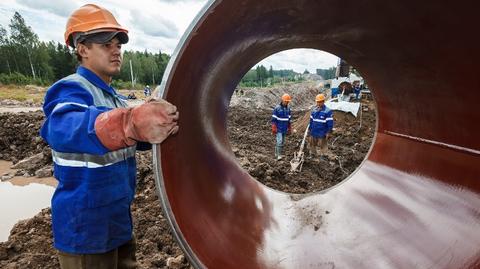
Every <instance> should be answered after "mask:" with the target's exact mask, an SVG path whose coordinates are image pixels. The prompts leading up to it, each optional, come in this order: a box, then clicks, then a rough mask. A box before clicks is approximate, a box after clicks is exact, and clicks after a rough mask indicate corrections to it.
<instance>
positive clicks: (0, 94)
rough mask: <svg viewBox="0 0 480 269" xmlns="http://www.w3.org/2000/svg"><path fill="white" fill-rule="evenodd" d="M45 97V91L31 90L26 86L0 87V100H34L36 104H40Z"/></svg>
mask: <svg viewBox="0 0 480 269" xmlns="http://www.w3.org/2000/svg"><path fill="white" fill-rule="evenodd" d="M44 96H45V90H44V89H42V90H37V89H31V88H28V87H24V86H4V85H2V86H0V100H6V99H10V100H17V101H21V102H25V101H27V100H33V102H34V103H40V102H42V101H43V98H44Z"/></svg>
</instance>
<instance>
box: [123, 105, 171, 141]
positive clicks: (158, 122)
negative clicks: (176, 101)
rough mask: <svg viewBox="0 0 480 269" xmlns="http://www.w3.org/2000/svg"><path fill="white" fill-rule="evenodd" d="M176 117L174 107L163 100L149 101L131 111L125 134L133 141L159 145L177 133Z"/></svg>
mask: <svg viewBox="0 0 480 269" xmlns="http://www.w3.org/2000/svg"><path fill="white" fill-rule="evenodd" d="M178 117H179V113H178V111H177V107H176V106H174V105H172V104H170V103H169V102H167V101H165V100H163V99H155V100H151V101H149V102H148V103H145V104H142V105H140V106H137V107H134V108H133V109H132V113H131V123H132V124H130V125H128V127H129V128H128V129H127V132H126V134H127V136H128V137H129V138H131V139H132V140H135V141H143V142H149V143H152V144H159V143H162V142H163V140H165V139H166V138H167V137H168V136H169V135H170V134H175V133H176V132H177V131H178V125H177V121H178Z"/></svg>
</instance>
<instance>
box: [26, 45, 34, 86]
mask: <svg viewBox="0 0 480 269" xmlns="http://www.w3.org/2000/svg"><path fill="white" fill-rule="evenodd" d="M27 54H28V61H29V62H30V68H31V69H32V75H33V79H35V69H34V68H33V64H32V57H31V55H30V50H29V49H28V48H27Z"/></svg>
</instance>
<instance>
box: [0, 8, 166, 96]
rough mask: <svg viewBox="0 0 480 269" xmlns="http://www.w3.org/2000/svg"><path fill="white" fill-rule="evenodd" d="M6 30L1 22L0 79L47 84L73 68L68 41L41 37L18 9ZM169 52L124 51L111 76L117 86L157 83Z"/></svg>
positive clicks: (4, 81) (130, 86) (7, 82)
mask: <svg viewBox="0 0 480 269" xmlns="http://www.w3.org/2000/svg"><path fill="white" fill-rule="evenodd" d="M8 30H9V31H7V29H6V28H5V27H4V26H3V25H1V24H0V83H2V84H16V85H26V84H36V85H43V86H48V85H50V84H52V83H53V82H54V81H56V80H58V79H61V78H63V77H65V76H67V75H69V74H72V73H74V72H75V70H76V68H77V66H78V61H77V59H76V57H75V54H74V51H73V50H72V49H70V48H69V47H68V46H67V45H65V44H61V43H59V42H57V43H55V42H54V41H48V42H44V41H40V40H39V38H38V35H37V34H36V33H35V32H34V31H33V30H32V28H31V27H30V26H28V25H27V24H26V22H25V20H24V18H23V17H22V16H21V15H20V13H18V12H15V14H14V15H13V17H12V19H11V20H10V24H9V25H8ZM169 60H170V56H169V55H168V54H165V53H162V52H161V51H159V52H157V53H151V52H148V51H144V52H139V51H125V52H124V53H123V64H122V69H121V73H120V74H119V75H118V76H115V77H114V80H113V83H112V84H113V86H114V87H116V88H133V87H132V73H131V72H130V64H131V66H132V70H133V83H134V84H135V85H136V88H141V87H143V86H144V85H147V84H149V85H156V84H160V81H161V79H162V76H163V73H164V72H165V68H166V66H167V63H168V61H169Z"/></svg>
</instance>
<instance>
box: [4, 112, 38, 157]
mask: <svg viewBox="0 0 480 269" xmlns="http://www.w3.org/2000/svg"><path fill="white" fill-rule="evenodd" d="M43 119H44V115H43V112H41V111H38V112H28V113H15V114H14V113H1V114H0V159H2V160H7V161H12V162H13V163H16V162H18V161H19V160H21V159H24V158H26V157H29V156H32V155H34V154H36V153H40V152H42V151H43V150H44V149H45V148H48V145H47V144H46V143H45V142H44V141H43V139H42V138H41V137H40V135H39V131H40V127H41V126H42V123H43Z"/></svg>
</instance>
